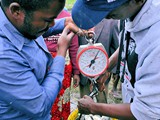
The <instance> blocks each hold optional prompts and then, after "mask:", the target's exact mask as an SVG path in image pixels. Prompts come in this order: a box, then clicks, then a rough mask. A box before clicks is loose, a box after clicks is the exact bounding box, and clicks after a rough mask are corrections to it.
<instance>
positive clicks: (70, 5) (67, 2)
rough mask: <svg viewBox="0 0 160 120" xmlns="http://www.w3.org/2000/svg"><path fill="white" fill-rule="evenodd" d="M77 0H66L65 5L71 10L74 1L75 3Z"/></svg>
mask: <svg viewBox="0 0 160 120" xmlns="http://www.w3.org/2000/svg"><path fill="white" fill-rule="evenodd" d="M75 1H76V0H66V5H65V7H66V8H67V9H68V10H71V9H72V7H73V5H74V3H75Z"/></svg>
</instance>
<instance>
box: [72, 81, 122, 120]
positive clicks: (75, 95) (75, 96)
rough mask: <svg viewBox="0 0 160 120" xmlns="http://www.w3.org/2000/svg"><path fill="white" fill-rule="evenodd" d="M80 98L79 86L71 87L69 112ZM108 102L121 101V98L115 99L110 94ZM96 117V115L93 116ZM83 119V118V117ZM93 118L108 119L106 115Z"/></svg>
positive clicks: (110, 87) (110, 85)
mask: <svg viewBox="0 0 160 120" xmlns="http://www.w3.org/2000/svg"><path fill="white" fill-rule="evenodd" d="M112 84H113V83H112V80H111V81H110V83H109V92H108V93H110V92H111V89H112ZM79 98H80V94H79V87H77V88H73V87H71V112H72V111H73V110H75V109H76V108H77V100H78V99H79ZM107 100H108V103H121V102H122V100H121V99H117V98H114V97H113V96H112V95H111V94H109V95H108V99H107ZM95 117H97V116H95ZM83 120H84V119H83ZM87 120H90V119H87ZM93 120H110V119H109V118H108V117H105V118H104V117H103V118H102V117H101V119H93Z"/></svg>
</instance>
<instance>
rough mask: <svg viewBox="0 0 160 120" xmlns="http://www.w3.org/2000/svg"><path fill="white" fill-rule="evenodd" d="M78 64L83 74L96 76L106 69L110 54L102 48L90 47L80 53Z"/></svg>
mask: <svg viewBox="0 0 160 120" xmlns="http://www.w3.org/2000/svg"><path fill="white" fill-rule="evenodd" d="M78 66H79V69H80V71H81V72H82V74H84V75H86V76H91V77H95V76H97V75H100V74H101V73H102V72H104V71H105V70H106V68H107V66H108V56H107V54H106V53H105V52H104V51H103V50H102V49H99V48H90V49H87V50H85V51H83V52H82V53H81V54H80V56H79V59H78Z"/></svg>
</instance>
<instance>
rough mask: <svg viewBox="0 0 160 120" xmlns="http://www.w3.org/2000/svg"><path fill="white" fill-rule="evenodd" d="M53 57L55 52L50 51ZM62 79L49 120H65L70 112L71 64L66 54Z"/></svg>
mask: <svg viewBox="0 0 160 120" xmlns="http://www.w3.org/2000/svg"><path fill="white" fill-rule="evenodd" d="M51 54H52V56H53V57H55V56H56V53H55V52H52V53H51ZM64 72H65V73H64V80H63V83H62V88H61V90H60V92H59V94H58V96H57V98H56V100H55V102H54V104H53V106H52V110H51V116H52V117H51V120H67V118H68V116H69V114H70V86H71V75H72V65H71V62H70V59H69V57H68V55H67V57H66V65H65V71H64Z"/></svg>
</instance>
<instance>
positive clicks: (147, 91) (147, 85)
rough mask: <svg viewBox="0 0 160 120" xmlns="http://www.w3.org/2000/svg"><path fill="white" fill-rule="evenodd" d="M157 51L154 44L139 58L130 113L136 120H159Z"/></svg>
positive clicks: (157, 48) (159, 49)
mask: <svg viewBox="0 0 160 120" xmlns="http://www.w3.org/2000/svg"><path fill="white" fill-rule="evenodd" d="M156 44H157V45H156ZM141 47H142V46H141ZM159 51H160V48H159V42H155V43H152V45H150V46H148V48H146V47H145V51H144V52H143V54H142V55H141V57H139V62H138V64H137V68H136V83H135V85H134V86H135V88H134V94H135V96H134V99H133V102H132V103H131V111H132V113H133V115H134V116H135V117H136V118H137V120H140V119H141V120H158V119H159V118H160V89H159V86H160V70H159V68H160V54H159Z"/></svg>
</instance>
